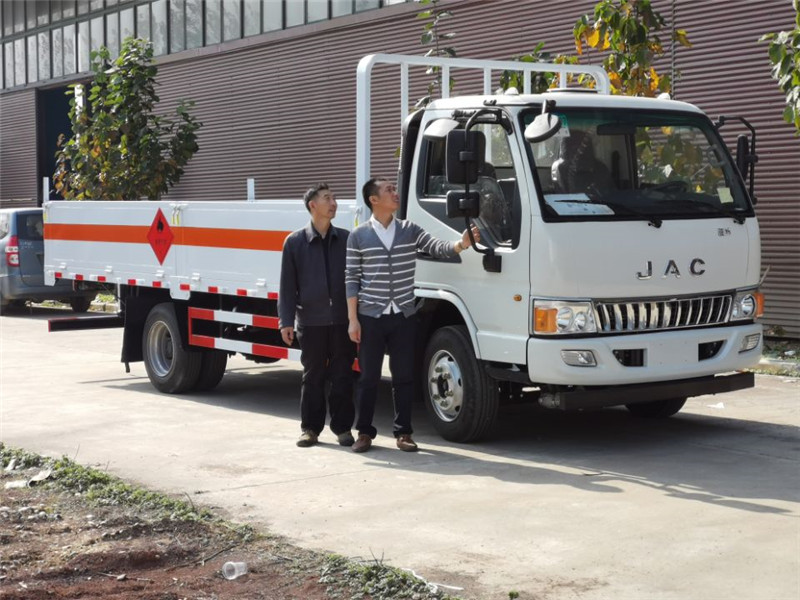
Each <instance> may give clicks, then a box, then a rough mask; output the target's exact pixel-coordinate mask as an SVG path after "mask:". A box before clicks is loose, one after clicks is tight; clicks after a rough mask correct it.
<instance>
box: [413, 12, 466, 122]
mask: <svg viewBox="0 0 800 600" xmlns="http://www.w3.org/2000/svg"><path fill="white" fill-rule="evenodd" d="M416 1H417V2H419V3H420V4H422V5H425V6H430V8H426V9H425V10H422V11H420V12H419V13H417V18H418V19H426V20H427V22H426V23H425V25H423V33H422V36H421V37H420V43H421V44H422V45H423V46H429V48H428V51H427V52H425V56H437V57H448V56H449V57H455V56H456V49H455V48H454V47H453V46H448V45H445V44H449V43H450V41H451V40H452V39H453V38H455V37H456V34H455V33H454V32H449V33H442V32H441V24H442V21H444V20H445V19H449V18H451V17H452V16H453V12H452V11H450V10H444V9H442V8H439V6H438V5H439V0H416ZM425 74H426V75H433V76H434V77H433V79H432V80H431V81H430V82H429V83H428V94H427V95H426V96H423V97H422V98H420V99H419V100H418V101H417V103H416V105H415V106H414V108H422V107H424V106H427V105H428V104H429V103H430V102H431V100H433V98H434V95H435V94H436V90H437V88H438V89H439V95H441V90H442V70H441V69H440V68H439V67H428V69H427V71H425ZM448 85H449V87H448V90H450V91H452V89H453V86H454V85H455V80H454V79H453V78H452V77H451V78H450V81H448Z"/></svg>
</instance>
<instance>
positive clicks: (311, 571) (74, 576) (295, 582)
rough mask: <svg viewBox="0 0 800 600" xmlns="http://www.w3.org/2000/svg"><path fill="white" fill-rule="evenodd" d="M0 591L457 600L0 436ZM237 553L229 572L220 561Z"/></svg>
mask: <svg viewBox="0 0 800 600" xmlns="http://www.w3.org/2000/svg"><path fill="white" fill-rule="evenodd" d="M0 489H2V490H3V491H2V495H1V496H0V598H1V599H3V600H17V599H20V600H22V599H25V600H38V599H53V598H70V599H74V598H82V599H98V600H99V599H103V600H123V599H125V600H129V599H134V600H136V599H139V600H145V599H147V600H189V599H192V600H225V599H230V600H253V599H263V600H286V599H304V600H320V599H323V598H326V599H327V598H331V599H333V598H337V599H339V598H341V599H352V600H356V599H364V600H395V599H400V598H408V599H411V600H456V599H455V598H452V597H450V596H448V595H447V594H445V593H444V592H443V591H442V590H440V589H438V588H437V586H435V585H432V584H428V583H427V582H425V581H423V580H420V579H419V578H416V577H412V576H410V575H409V574H408V573H407V572H404V571H400V570H398V569H395V568H392V567H391V566H388V565H385V564H383V563H382V561H378V560H373V561H369V562H367V563H363V562H357V561H353V560H350V559H347V558H345V557H342V556H333V555H326V554H322V553H319V552H312V551H309V550H303V549H301V548H298V547H296V546H293V545H292V544H290V543H288V542H287V541H286V540H284V539H281V538H278V537H275V536H269V535H266V534H263V533H259V532H257V531H256V530H254V529H253V528H252V527H250V526H242V525H236V524H234V523H231V522H229V521H225V520H223V519H221V518H220V517H218V516H217V515H215V514H213V513H212V512H211V511H209V510H207V509H205V508H202V507H198V506H195V505H194V503H192V502H191V500H189V502H188V503H187V502H186V501H184V500H181V499H176V498H171V497H168V496H165V495H163V494H159V493H158V492H153V491H150V490H146V489H143V488H140V487H137V486H134V485H131V484H129V483H126V482H124V481H122V480H120V479H118V478H116V477H113V476H111V475H108V474H107V473H104V472H102V471H99V470H97V469H92V468H88V467H83V466H81V465H79V464H77V463H75V462H73V461H71V460H70V459H68V458H66V457H62V458H60V459H47V458H44V457H41V456H38V455H35V454H31V453H29V452H26V451H24V450H19V449H13V448H7V447H5V446H4V445H3V443H2V442H0ZM228 561H234V562H243V563H245V564H246V565H247V570H246V573H245V574H244V575H242V576H240V577H238V578H236V579H232V580H228V579H226V578H224V577H223V575H222V567H223V565H224V564H225V563H226V562H228Z"/></svg>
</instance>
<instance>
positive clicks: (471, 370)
mask: <svg viewBox="0 0 800 600" xmlns="http://www.w3.org/2000/svg"><path fill="white" fill-rule="evenodd" d="M423 373H424V375H425V377H426V380H425V383H424V390H425V391H424V398H425V405H426V406H427V407H428V412H429V413H430V414H431V416H432V417H433V423H434V427H435V428H436V431H438V432H439V435H441V436H442V437H443V438H444V439H446V440H450V441H451V442H473V441H476V440H478V439H480V438H481V437H483V436H485V435H486V433H487V432H488V431H489V429H490V428H491V426H492V424H493V423H494V420H495V417H496V416H497V407H498V404H499V396H498V388H497V382H495V381H494V380H493V379H492V378H491V377H489V375H488V374H487V373H486V371H484V369H483V367H482V366H481V365H480V363H479V362H478V360H477V359H476V358H475V351H474V350H473V348H472V342H471V341H470V339H469V334H468V332H467V328H466V327H464V326H463V325H458V326H450V327H442V328H441V329H439V330H437V331H436V333H434V334H433V336H431V339H430V341H429V342H428V347H427V348H426V350H425V358H424V360H423Z"/></svg>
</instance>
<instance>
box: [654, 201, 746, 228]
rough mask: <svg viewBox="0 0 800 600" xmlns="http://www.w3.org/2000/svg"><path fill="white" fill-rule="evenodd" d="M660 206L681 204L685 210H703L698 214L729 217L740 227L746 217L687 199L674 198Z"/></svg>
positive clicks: (706, 203) (660, 202)
mask: <svg viewBox="0 0 800 600" xmlns="http://www.w3.org/2000/svg"><path fill="white" fill-rule="evenodd" d="M659 204H672V205H676V204H679V205H681V207H683V208H689V207H690V208H694V209H701V208H702V209H703V210H702V211H701V210H698V211H697V212H703V213H704V214H712V213H714V214H716V215H718V216H720V217H729V218H731V219H733V220H734V221H736V222H737V223H738V224H739V225H743V224H744V221H745V218H746V217H744V216H742V215H740V214H737V213H736V212H734V211H732V210H725V209H724V208H722V207H720V206H714V205H713V204H709V203H708V202H700V201H698V200H688V199H686V198H674V199H671V200H660V201H659Z"/></svg>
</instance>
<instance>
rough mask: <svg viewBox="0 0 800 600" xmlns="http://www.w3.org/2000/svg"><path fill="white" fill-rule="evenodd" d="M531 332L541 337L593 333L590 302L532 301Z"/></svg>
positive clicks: (595, 328)
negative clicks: (541, 335)
mask: <svg viewBox="0 0 800 600" xmlns="http://www.w3.org/2000/svg"><path fill="white" fill-rule="evenodd" d="M532 329H533V331H532V332H531V333H535V334H543V335H557V334H576V333H595V332H596V331H597V327H596V325H595V321H594V308H593V307H592V303H591V302H570V301H560V300H534V302H533V327H532Z"/></svg>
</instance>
